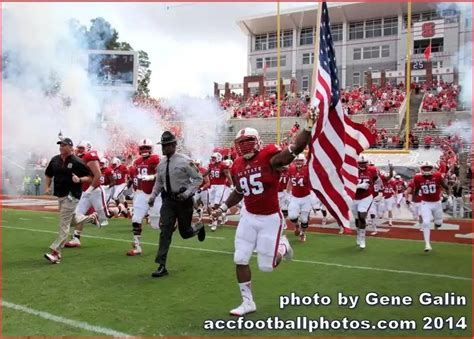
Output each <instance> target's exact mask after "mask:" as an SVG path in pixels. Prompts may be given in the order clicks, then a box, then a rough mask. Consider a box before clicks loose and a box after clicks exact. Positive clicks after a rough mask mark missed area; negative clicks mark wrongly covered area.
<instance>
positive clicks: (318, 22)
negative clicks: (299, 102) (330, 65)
mask: <svg viewBox="0 0 474 339" xmlns="http://www.w3.org/2000/svg"><path fill="white" fill-rule="evenodd" d="M322 8H323V3H322V2H319V3H318V12H317V13H316V36H315V41H314V57H313V76H312V79H311V80H312V81H311V99H313V98H314V97H316V96H315V95H314V92H315V91H316V87H317V86H318V73H317V72H318V64H319V34H320V32H321V10H322Z"/></svg>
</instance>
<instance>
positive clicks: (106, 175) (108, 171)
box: [100, 167, 114, 185]
mask: <svg viewBox="0 0 474 339" xmlns="http://www.w3.org/2000/svg"><path fill="white" fill-rule="evenodd" d="M113 175H114V173H113V170H112V168H111V167H104V168H101V169H100V184H101V185H110V177H112V176H113Z"/></svg>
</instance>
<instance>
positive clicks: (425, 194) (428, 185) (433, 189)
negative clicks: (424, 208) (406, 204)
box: [413, 172, 443, 202]
mask: <svg viewBox="0 0 474 339" xmlns="http://www.w3.org/2000/svg"><path fill="white" fill-rule="evenodd" d="M413 181H414V182H415V189H416V188H418V189H419V190H420V191H421V200H422V201H427V202H436V201H440V200H441V183H442V182H443V175H442V174H441V173H440V172H434V173H433V174H432V175H428V176H424V175H423V174H421V173H418V174H416V175H415V177H414V178H413Z"/></svg>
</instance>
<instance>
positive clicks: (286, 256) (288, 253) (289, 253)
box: [280, 235, 294, 260]
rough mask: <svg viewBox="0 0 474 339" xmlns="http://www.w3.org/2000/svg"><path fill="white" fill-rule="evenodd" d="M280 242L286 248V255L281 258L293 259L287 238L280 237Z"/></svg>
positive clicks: (284, 236)
mask: <svg viewBox="0 0 474 339" xmlns="http://www.w3.org/2000/svg"><path fill="white" fill-rule="evenodd" d="M280 242H281V243H282V244H283V245H285V247H286V253H285V255H284V256H283V258H284V259H286V260H291V259H293V255H294V252H293V248H291V245H290V242H289V241H288V238H287V237H286V235H282V237H281V238H280Z"/></svg>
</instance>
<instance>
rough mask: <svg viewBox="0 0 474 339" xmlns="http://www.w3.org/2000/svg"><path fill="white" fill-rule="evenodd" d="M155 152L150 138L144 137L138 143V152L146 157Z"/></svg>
mask: <svg viewBox="0 0 474 339" xmlns="http://www.w3.org/2000/svg"><path fill="white" fill-rule="evenodd" d="M152 152H153V141H151V140H150V139H142V140H140V142H139V143H138V153H139V154H140V155H141V156H142V157H144V158H148V157H149V156H150V155H151V153H152Z"/></svg>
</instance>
